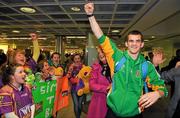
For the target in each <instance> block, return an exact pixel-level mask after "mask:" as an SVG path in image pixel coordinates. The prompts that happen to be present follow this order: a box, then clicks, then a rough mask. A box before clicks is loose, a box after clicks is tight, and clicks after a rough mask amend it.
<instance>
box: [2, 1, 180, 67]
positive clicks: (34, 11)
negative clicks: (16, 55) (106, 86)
mask: <svg viewBox="0 0 180 118" xmlns="http://www.w3.org/2000/svg"><path fill="white" fill-rule="evenodd" d="M91 1H93V2H94V3H95V12H94V16H95V17H96V19H97V21H98V23H99V24H100V26H101V28H102V30H103V32H104V33H105V34H106V35H108V36H109V37H111V38H112V39H113V41H114V42H115V43H116V44H117V45H118V47H119V48H121V49H122V48H124V38H125V36H126V34H127V33H128V32H129V31H131V30H133V29H137V30H140V31H141V32H142V33H143V35H144V41H145V47H144V48H143V53H144V54H145V55H146V54H147V53H148V52H151V51H152V49H154V48H157V47H161V48H163V49H164V51H165V54H166V61H165V63H164V64H162V65H161V66H162V67H163V66H165V65H167V64H168V62H169V60H170V59H171V58H172V57H173V56H175V51H176V49H178V48H180V7H179V5H180V0H91ZM86 2H87V0H0V49H3V50H4V51H5V52H6V51H7V49H8V48H18V49H26V50H27V51H30V52H31V50H32V48H33V47H32V41H31V40H30V36H29V33H32V32H35V33H37V34H38V35H39V40H38V42H39V45H40V48H41V51H42V52H45V53H47V54H48V53H49V54H51V53H52V52H54V51H58V52H60V53H61V55H65V54H67V53H70V54H73V53H75V52H79V53H84V54H85V60H86V64H88V65H90V64H91V63H92V61H93V60H94V59H95V58H96V54H97V53H96V50H95V47H96V46H97V45H98V43H97V40H96V39H95V37H94V35H93V34H92V32H91V29H90V25H89V21H88V18H87V16H86V13H85V12H84V9H83V8H84V4H85V3H86ZM62 61H64V56H62Z"/></svg>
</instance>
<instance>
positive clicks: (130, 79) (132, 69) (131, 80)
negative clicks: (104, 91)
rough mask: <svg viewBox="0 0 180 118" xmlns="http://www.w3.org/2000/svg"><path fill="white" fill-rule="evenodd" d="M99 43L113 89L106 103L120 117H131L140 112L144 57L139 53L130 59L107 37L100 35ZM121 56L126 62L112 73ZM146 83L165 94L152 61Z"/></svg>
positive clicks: (125, 52) (149, 64) (162, 82)
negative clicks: (108, 67)
mask: <svg viewBox="0 0 180 118" xmlns="http://www.w3.org/2000/svg"><path fill="white" fill-rule="evenodd" d="M99 43H100V45H101V47H102V49H103V51H104V53H105V55H106V59H107V61H108V64H109V66H110V70H111V76H112V78H113V84H114V86H113V91H110V93H109V95H108V96H107V104H108V106H109V107H110V108H111V109H112V111H113V112H114V113H115V114H116V115H117V116H121V117H131V116H135V115H137V114H139V113H140V111H139V107H138V100H139V98H140V96H141V95H142V93H143V79H142V68H141V67H142V63H143V62H144V61H146V60H145V58H144V57H143V56H142V55H141V54H139V55H138V58H137V59H136V60H134V59H132V58H131V57H130V56H129V55H128V53H127V51H124V52H123V51H121V50H119V49H118V48H117V47H116V45H115V44H114V43H113V42H112V41H111V40H110V39H109V38H108V37H107V36H104V35H103V36H101V37H100V38H99ZM123 56H125V57H126V62H125V63H124V65H123V66H122V67H121V69H120V70H119V71H117V72H116V73H114V69H115V64H116V62H118V61H119V60H120V59H121V58H122V57H123ZM147 78H148V83H149V85H151V86H152V87H153V89H154V90H162V91H164V93H165V95H167V89H166V88H165V85H164V81H163V80H160V75H159V74H158V73H157V71H156V69H155V67H154V66H153V64H152V63H150V62H148V72H147Z"/></svg>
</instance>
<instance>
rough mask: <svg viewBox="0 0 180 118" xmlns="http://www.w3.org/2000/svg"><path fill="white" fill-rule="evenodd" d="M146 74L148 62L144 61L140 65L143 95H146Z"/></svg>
mask: <svg viewBox="0 0 180 118" xmlns="http://www.w3.org/2000/svg"><path fill="white" fill-rule="evenodd" d="M147 73H148V62H147V61H144V62H143V64H142V79H143V81H144V92H145V93H148V87H147V83H146V77H147Z"/></svg>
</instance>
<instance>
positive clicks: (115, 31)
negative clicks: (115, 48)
mask: <svg viewBox="0 0 180 118" xmlns="http://www.w3.org/2000/svg"><path fill="white" fill-rule="evenodd" d="M111 32H112V33H119V30H112V31H111Z"/></svg>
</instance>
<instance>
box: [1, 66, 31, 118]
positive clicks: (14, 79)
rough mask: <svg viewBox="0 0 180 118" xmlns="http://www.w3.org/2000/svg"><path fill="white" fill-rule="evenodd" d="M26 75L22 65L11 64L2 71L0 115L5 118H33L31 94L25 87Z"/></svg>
mask: <svg viewBox="0 0 180 118" xmlns="http://www.w3.org/2000/svg"><path fill="white" fill-rule="evenodd" d="M25 77H26V73H25V72H24V67H23V66H22V65H15V64H11V65H9V66H8V67H6V68H5V69H4V70H3V83H4V85H5V86H3V87H2V88H1V89H0V98H1V99H0V114H2V115H4V116H5V117H7V118H30V117H31V116H32V117H33V113H34V112H33V111H34V109H32V108H34V105H33V100H32V94H31V92H30V90H29V89H28V87H27V86H25Z"/></svg>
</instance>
